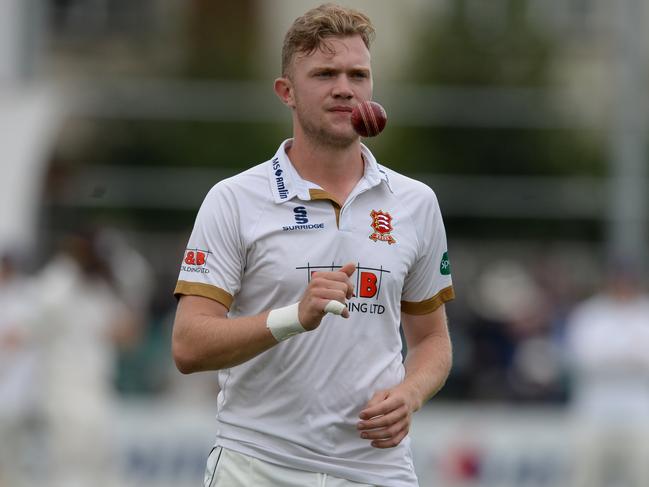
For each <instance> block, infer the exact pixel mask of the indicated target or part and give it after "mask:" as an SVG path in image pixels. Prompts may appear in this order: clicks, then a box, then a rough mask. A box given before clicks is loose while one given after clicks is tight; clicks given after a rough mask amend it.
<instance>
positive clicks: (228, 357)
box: [172, 312, 277, 374]
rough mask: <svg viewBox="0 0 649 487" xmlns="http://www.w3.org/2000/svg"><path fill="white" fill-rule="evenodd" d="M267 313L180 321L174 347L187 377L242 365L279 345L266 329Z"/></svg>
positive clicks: (208, 316)
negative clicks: (194, 373)
mask: <svg viewBox="0 0 649 487" xmlns="http://www.w3.org/2000/svg"><path fill="white" fill-rule="evenodd" d="M267 316H268V312H264V313H261V314H259V315H255V316H246V317H241V318H226V317H215V316H210V315H193V316H192V318H191V320H192V322H191V323H188V322H183V321H182V320H181V321H180V322H177V323H176V325H175V326H174V333H173V340H172V348H173V355H174V360H175V362H176V365H177V367H178V370H180V371H181V372H182V373H184V374H189V373H192V372H200V371H205V370H218V369H224V368H229V367H233V366H235V365H239V364H241V363H243V362H245V361H247V360H249V359H251V358H253V357H255V356H257V355H259V354H260V353H262V352H264V351H266V350H268V349H269V348H271V347H273V346H274V345H276V344H277V340H275V338H274V337H273V335H272V334H271V333H270V331H269V330H268V328H267V327H266V318H267Z"/></svg>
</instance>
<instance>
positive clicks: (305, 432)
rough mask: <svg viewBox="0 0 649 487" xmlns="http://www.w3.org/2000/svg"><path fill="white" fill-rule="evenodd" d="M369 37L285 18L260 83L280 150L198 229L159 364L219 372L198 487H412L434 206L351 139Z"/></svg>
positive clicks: (354, 20) (432, 340)
mask: <svg viewBox="0 0 649 487" xmlns="http://www.w3.org/2000/svg"><path fill="white" fill-rule="evenodd" d="M373 35H374V29H373V27H372V24H371V22H370V20H369V19H368V18H367V17H366V16H365V15H364V14H361V13H360V12H357V11H354V10H350V9H346V8H342V7H339V6H336V5H331V4H327V5H322V6H320V7H318V8H315V9H312V10H310V11H309V12H307V13H306V14H304V15H303V16H302V17H300V18H298V19H296V21H295V22H294V23H293V25H292V27H291V28H290V29H289V31H288V33H287V34H286V37H285V41H284V47H283V52H282V77H281V78H279V79H277V80H276V81H275V85H274V88H275V92H276V94H277V95H278V96H279V98H280V99H281V100H282V101H283V102H284V104H285V105H286V106H287V107H288V108H289V109H290V110H291V112H292V115H293V138H292V139H290V140H287V141H285V142H284V143H282V145H281V146H280V148H279V150H278V151H277V153H276V154H275V156H274V157H273V158H272V159H271V160H269V161H267V162H265V163H263V164H261V165H259V166H256V167H253V168H252V169H250V170H248V171H245V172H243V173H241V174H239V175H237V176H235V177H233V178H230V179H227V180H224V181H221V182H219V183H218V184H217V185H216V186H215V187H214V188H213V189H212V190H211V191H210V193H209V194H208V195H207V197H206V199H205V201H204V203H203V205H202V207H201V209H200V211H199V213H198V216H197V219H196V224H195V227H194V231H193V232H192V235H191V237H190V240H189V245H188V248H187V250H186V253H185V257H184V261H183V264H182V268H181V272H180V277H179V281H178V284H177V287H176V290H175V293H176V295H177V296H180V301H179V304H178V310H177V315H176V320H175V324H174V333H173V354H174V359H175V361H176V364H177V366H178V368H179V369H180V370H181V371H182V372H184V373H192V372H198V371H204V370H218V371H219V372H218V380H219V385H220V388H221V390H220V393H219V397H218V414H217V423H218V429H217V440H216V446H215V448H214V450H213V451H212V453H211V454H210V457H209V459H208V466H207V471H206V480H205V485H208V486H242V487H248V486H250V485H255V486H273V487H275V486H295V487H304V486H308V485H314V486H315V485H326V486H343V485H347V486H358V485H380V486H389V487H406V486H408V487H412V486H416V485H417V478H416V476H415V472H414V467H413V464H412V456H411V452H410V443H409V437H408V430H409V428H410V422H411V416H412V413H413V412H415V411H417V410H418V409H419V408H420V407H421V406H422V404H423V403H424V402H425V401H426V400H427V399H428V398H430V397H431V396H433V395H434V394H435V393H436V392H437V391H438V390H439V389H440V388H441V387H442V385H443V384H444V381H445V379H446V377H447V374H448V372H449V369H450V364H451V345H450V340H449V335H448V330H447V325H446V316H445V312H444V302H446V301H448V300H450V299H452V298H453V288H452V283H451V276H450V268H449V265H448V257H447V253H446V236H445V231H444V226H443V223H442V217H441V214H440V211H439V207H438V204H437V200H436V198H435V195H434V193H433V192H432V191H431V190H430V189H429V188H428V187H427V186H425V185H423V184H421V183H419V182H416V181H414V180H411V179H409V178H406V177H404V176H401V175H399V174H397V173H395V172H393V171H391V170H389V169H386V168H384V167H382V166H380V165H379V164H377V162H376V160H375V159H374V156H373V155H372V154H371V153H370V151H369V150H368V149H367V148H366V147H365V146H363V145H362V144H361V142H360V139H359V137H358V135H357V134H356V133H355V132H354V130H353V128H352V126H351V122H350V113H351V110H352V107H353V106H354V105H355V104H357V103H358V102H360V101H363V100H369V99H371V97H372V71H371V66H370V53H369V46H370V42H371V39H372V37H373ZM400 323H402V324H403V331H404V335H405V337H406V341H407V346H408V354H407V359H406V361H405V364H403V363H402V357H401V350H402V343H401V339H400V334H399V325H400ZM404 365H405V366H404Z"/></svg>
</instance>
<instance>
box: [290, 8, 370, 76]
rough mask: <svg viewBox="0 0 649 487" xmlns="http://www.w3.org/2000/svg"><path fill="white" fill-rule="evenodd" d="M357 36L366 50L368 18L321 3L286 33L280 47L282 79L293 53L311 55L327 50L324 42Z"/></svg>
mask: <svg viewBox="0 0 649 487" xmlns="http://www.w3.org/2000/svg"><path fill="white" fill-rule="evenodd" d="M355 35H359V36H361V39H363V42H364V43H365V46H366V47H367V48H368V49H369V48H370V45H371V43H372V41H373V40H374V36H375V30H374V26H373V25H372V21H371V20H370V18H369V17H368V16H367V15H365V14H364V13H362V12H359V11H358V10H354V9H351V8H347V7H342V6H340V5H336V4H333V3H325V4H322V5H320V6H319V7H315V8H313V9H311V10H309V11H308V12H306V13H305V14H304V15H302V16H300V17H298V18H297V19H295V21H294V22H293V25H291V27H290V28H289V30H288V31H287V32H286V36H285V37H284V45H283V46H282V76H286V75H287V74H288V69H289V66H290V65H291V62H292V61H293V58H294V56H295V55H296V54H297V53H305V54H307V55H308V54H311V53H312V52H313V51H315V50H316V49H322V48H324V49H328V48H327V46H326V41H325V40H326V39H327V38H330V37H351V36H355Z"/></svg>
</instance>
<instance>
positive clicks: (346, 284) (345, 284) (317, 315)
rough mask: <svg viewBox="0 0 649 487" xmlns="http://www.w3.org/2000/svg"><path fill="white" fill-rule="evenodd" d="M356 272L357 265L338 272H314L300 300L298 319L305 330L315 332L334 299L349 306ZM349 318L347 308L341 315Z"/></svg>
mask: <svg viewBox="0 0 649 487" xmlns="http://www.w3.org/2000/svg"><path fill="white" fill-rule="evenodd" d="M355 271H356V264H354V263H349V264H345V265H344V266H343V267H341V268H340V269H339V270H337V271H330V272H314V273H313V275H312V276H311V281H310V282H309V285H308V286H307V288H306V291H305V292H304V295H303V296H302V299H301V300H300V306H299V308H298V318H299V320H300V323H301V324H302V326H303V327H304V329H305V330H309V331H310V330H315V329H316V328H317V327H318V326H320V322H321V321H322V318H323V317H324V315H325V314H326V313H325V310H324V309H325V306H327V303H329V301H331V300H332V299H333V300H335V301H339V302H340V303H342V304H347V299H349V298H351V297H352V296H353V295H354V286H353V285H352V283H351V281H350V280H349V278H350V277H351V276H352V274H354V272H355ZM341 316H342V317H343V318H349V310H348V309H347V308H345V309H344V310H343V312H342V314H341Z"/></svg>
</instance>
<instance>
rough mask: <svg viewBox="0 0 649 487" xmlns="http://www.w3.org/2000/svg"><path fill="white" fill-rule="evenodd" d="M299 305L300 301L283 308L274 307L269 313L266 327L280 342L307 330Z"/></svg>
mask: <svg viewBox="0 0 649 487" xmlns="http://www.w3.org/2000/svg"><path fill="white" fill-rule="evenodd" d="M299 306H300V303H294V304H291V305H289V306H285V307H283V308H277V309H274V310H272V311H271V312H270V313H268V318H267V319H266V327H267V328H268V329H269V330H270V332H271V333H272V334H273V336H274V337H275V340H277V341H278V342H281V341H283V340H286V339H287V338H291V337H292V336H295V335H297V334H298V333H304V332H305V331H306V330H305V329H304V327H303V326H302V324H301V323H300V318H299V316H298V308H299Z"/></svg>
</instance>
